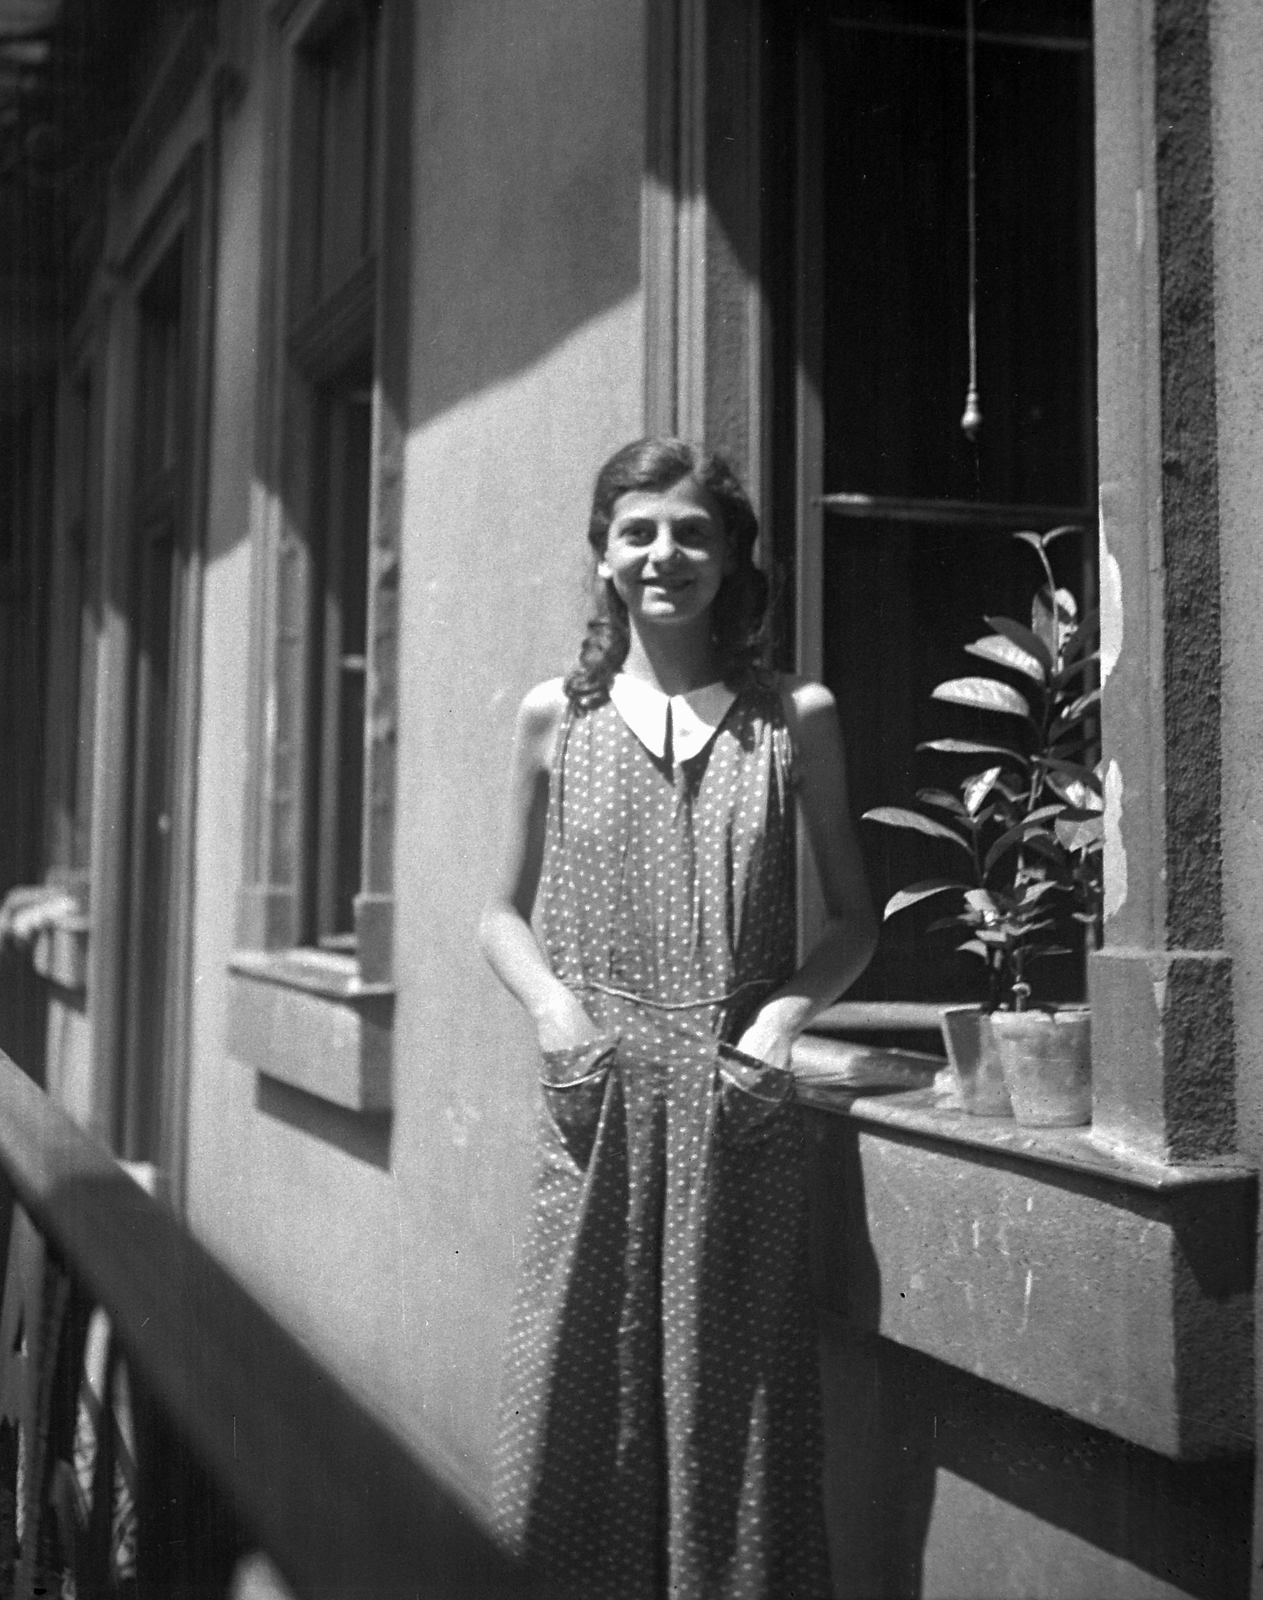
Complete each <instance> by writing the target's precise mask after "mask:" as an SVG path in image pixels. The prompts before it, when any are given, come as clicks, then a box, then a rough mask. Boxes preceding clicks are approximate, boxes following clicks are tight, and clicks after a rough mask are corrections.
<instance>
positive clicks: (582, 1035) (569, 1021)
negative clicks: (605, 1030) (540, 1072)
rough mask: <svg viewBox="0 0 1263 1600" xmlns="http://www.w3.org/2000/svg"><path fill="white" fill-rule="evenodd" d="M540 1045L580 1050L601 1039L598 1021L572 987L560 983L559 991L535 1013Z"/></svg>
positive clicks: (548, 1049)
mask: <svg viewBox="0 0 1263 1600" xmlns="http://www.w3.org/2000/svg"><path fill="white" fill-rule="evenodd" d="M535 1028H536V1032H537V1034H538V1038H539V1048H540V1049H541V1050H543V1051H551V1050H578V1049H581V1048H582V1047H583V1046H584V1045H585V1044H592V1043H594V1042H595V1041H596V1040H597V1039H599V1038H600V1036H601V1032H600V1029H599V1028H598V1027H597V1025H596V1023H595V1022H593V1020H592V1018H591V1017H590V1016H589V1015H588V1013H587V1012H586V1011H585V1010H584V1008H583V1006H582V1005H581V1004H580V1003H579V1001H578V1000H576V999H575V997H574V995H573V994H571V992H570V990H569V989H567V988H565V987H563V986H561V985H559V986H558V989H557V993H556V994H555V995H553V996H552V997H551V998H550V999H549V1001H548V1004H547V1005H546V1006H545V1007H544V1008H543V1009H542V1010H540V1011H539V1012H537V1013H536V1015H535Z"/></svg>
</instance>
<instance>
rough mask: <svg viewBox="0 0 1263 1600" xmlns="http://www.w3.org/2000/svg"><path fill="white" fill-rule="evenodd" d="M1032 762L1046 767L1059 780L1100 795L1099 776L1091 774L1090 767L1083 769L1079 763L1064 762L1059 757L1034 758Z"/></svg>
mask: <svg viewBox="0 0 1263 1600" xmlns="http://www.w3.org/2000/svg"><path fill="white" fill-rule="evenodd" d="M1033 761H1034V765H1035V766H1037V767H1046V768H1047V769H1048V771H1049V772H1050V773H1055V774H1056V775H1057V777H1059V778H1066V779H1068V780H1069V781H1071V782H1074V783H1082V784H1084V785H1086V786H1087V788H1089V789H1091V791H1092V793H1093V794H1100V793H1101V779H1100V776H1099V775H1098V774H1097V773H1095V772H1093V770H1092V768H1091V767H1085V766H1084V765H1083V763H1082V762H1081V761H1066V760H1065V759H1063V758H1062V757H1061V756H1035V757H1033Z"/></svg>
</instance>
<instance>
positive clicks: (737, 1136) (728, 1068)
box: [718, 1044, 794, 1144]
mask: <svg viewBox="0 0 1263 1600" xmlns="http://www.w3.org/2000/svg"><path fill="white" fill-rule="evenodd" d="M718 1079H719V1112H720V1119H721V1121H722V1123H723V1127H724V1133H725V1135H726V1137H727V1138H728V1139H730V1140H731V1141H732V1142H734V1143H736V1144H748V1143H749V1142H750V1141H752V1140H755V1139H761V1138H763V1137H764V1136H765V1135H766V1134H768V1133H769V1132H771V1130H772V1129H773V1127H774V1126H775V1125H776V1122H777V1120H778V1119H779V1117H780V1115H781V1113H782V1112H783V1111H784V1110H785V1107H786V1106H787V1105H789V1104H790V1102H791V1101H792V1100H793V1097H794V1075H793V1073H792V1072H790V1071H789V1069H788V1068H787V1067H774V1066H773V1065H772V1064H771V1062H769V1061H761V1060H760V1059H759V1057H758V1056H752V1055H747V1054H746V1052H745V1051H744V1050H738V1049H737V1047H736V1045H733V1044H721V1045H720V1046H719V1053H718Z"/></svg>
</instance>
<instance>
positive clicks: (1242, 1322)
mask: <svg viewBox="0 0 1263 1600" xmlns="http://www.w3.org/2000/svg"><path fill="white" fill-rule="evenodd" d="M885 1058H889V1059H888V1063H887V1070H886V1075H885V1080H884V1081H883V1076H882V1067H883V1060H884V1059H885ZM795 1063H796V1067H798V1069H799V1091H798V1092H799V1099H800V1101H801V1102H802V1103H803V1105H804V1106H805V1107H806V1108H807V1113H808V1116H807V1121H808V1128H809V1133H810V1137H811V1146H812V1177H811V1182H812V1208H813V1217H812V1229H813V1238H812V1252H813V1272H814V1278H815V1287H816V1295H817V1299H818V1301H819V1303H820V1304H821V1305H822V1307H824V1308H825V1309H826V1310H827V1311H829V1312H832V1313H835V1314H837V1315H839V1316H841V1317H842V1318H843V1319H844V1320H845V1321H846V1322H847V1323H848V1324H850V1325H851V1326H853V1327H856V1328H860V1329H863V1330H866V1331H869V1332H874V1333H878V1334H881V1335H882V1336H883V1337H885V1338H888V1339H891V1340H893V1341H895V1342H896V1343H898V1344H901V1345H905V1346H908V1347H909V1348H912V1349H916V1350H920V1351H923V1352H924V1353H926V1354H928V1355H930V1356H933V1357H935V1358H936V1359H938V1360H940V1361H944V1362H947V1363H949V1364H951V1365H953V1366H956V1367H960V1368H963V1369H965V1370H966V1371H969V1372H971V1373H974V1374H975V1375H976V1376H978V1377H982V1378H986V1379H989V1380H990V1381H992V1382H994V1383H999V1384H1002V1385H1004V1386H1006V1387H1007V1388H1010V1389H1012V1390H1015V1391H1016V1392H1018V1393H1020V1394H1024V1395H1026V1396H1028V1397H1030V1398H1031V1399H1034V1400H1038V1401H1040V1402H1041V1403H1043V1404H1045V1405H1048V1406H1053V1407H1055V1408H1057V1409H1058V1410H1061V1411H1064V1412H1066V1413H1068V1414H1069V1415H1071V1416H1074V1417H1077V1418H1079V1419H1080V1420H1081V1421H1084V1422H1088V1423H1091V1424H1093V1425H1095V1426H1096V1427H1099V1428H1104V1429H1108V1430H1109V1431H1110V1432H1113V1433H1115V1434H1117V1435H1119V1436H1120V1437H1122V1438H1124V1439H1128V1440H1130V1441H1132V1442H1133V1443H1136V1444H1140V1445H1143V1446H1145V1447H1147V1448H1149V1449H1151V1450H1155V1451H1158V1452H1160V1453H1161V1454H1163V1455H1166V1456H1168V1457H1172V1458H1177V1459H1188V1460H1194V1459H1206V1458H1212V1457H1218V1456H1228V1455H1238V1454H1242V1453H1245V1452H1247V1451H1248V1450H1249V1449H1250V1448H1251V1444H1252V1439H1253V1385H1252V1359H1253V1358H1252V1352H1253V1309H1252V1294H1253V1260H1254V1230H1255V1213H1256V1206H1257V1198H1256V1175H1255V1173H1254V1172H1253V1171H1252V1170H1251V1169H1249V1168H1248V1167H1246V1166H1244V1165H1241V1164H1234V1163H1232V1162H1231V1161H1224V1162H1222V1163H1218V1164H1215V1165H1205V1166H1201V1165H1197V1166H1191V1165H1190V1166H1163V1165H1161V1164H1159V1163H1156V1162H1154V1161H1151V1160H1147V1159H1142V1158H1140V1157H1138V1156H1137V1155H1135V1154H1134V1153H1132V1152H1129V1151H1126V1150H1124V1149H1120V1148H1119V1147H1117V1146H1109V1145H1106V1144H1104V1143H1102V1142H1100V1141H1099V1140H1097V1139H1094V1138H1093V1135H1092V1132H1091V1130H1090V1129H1088V1128H1069V1129H1052V1128H1050V1129H1035V1128H1019V1127H1018V1126H1017V1125H1016V1124H1015V1123H1013V1122H1010V1121H1008V1120H1007V1119H1000V1118H983V1117H970V1116H965V1115H964V1114H962V1113H960V1112H958V1111H947V1110H939V1109H937V1106H938V1101H939V1096H938V1095H937V1094H936V1093H935V1090H934V1088H933V1076H934V1069H935V1066H936V1065H941V1064H942V1063H941V1061H940V1062H938V1063H936V1062H935V1058H933V1057H930V1056H917V1055H916V1054H914V1053H912V1052H906V1051H884V1050H878V1049H874V1048H871V1047H866V1046H854V1045H848V1044H846V1043H844V1042H843V1041H837V1040H829V1039H820V1038H808V1039H804V1040H802V1041H800V1043H799V1046H798V1049H797V1051H796V1055H795ZM831 1064H832V1068H831ZM917 1074H919V1076H920V1081H919V1083H918V1082H915V1081H914V1080H915V1078H916V1076H917ZM826 1078H828V1079H830V1080H831V1081H829V1082H825V1081H823V1080H825V1079H826ZM848 1079H850V1080H851V1081H849V1082H848V1081H847V1080H848Z"/></svg>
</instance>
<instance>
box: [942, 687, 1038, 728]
mask: <svg viewBox="0 0 1263 1600" xmlns="http://www.w3.org/2000/svg"><path fill="white" fill-rule="evenodd" d="M931 699H934V700H946V701H947V702H948V703H949V704H950V705H956V706H968V707H969V708H970V709H971V710H973V711H1001V712H1003V713H1004V714H1005V715H1006V716H1010V717H1025V718H1027V720H1028V721H1029V720H1030V715H1031V708H1030V706H1029V705H1028V704H1027V703H1026V701H1025V700H1024V699H1023V698H1022V696H1021V695H1020V694H1019V693H1018V692H1017V690H1016V689H1011V688H1010V687H1009V686H1008V684H1007V683H1000V682H998V681H997V680H996V679H995V678H949V679H948V680H947V682H946V683H940V684H939V686H938V688H937V689H935V690H934V691H933V694H932V695H931Z"/></svg>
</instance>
